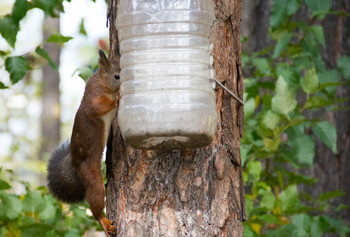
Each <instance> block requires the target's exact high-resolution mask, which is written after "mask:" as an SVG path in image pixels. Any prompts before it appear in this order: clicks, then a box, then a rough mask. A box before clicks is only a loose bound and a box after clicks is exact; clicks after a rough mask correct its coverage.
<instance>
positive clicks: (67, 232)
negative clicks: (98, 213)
mask: <svg viewBox="0 0 350 237" xmlns="http://www.w3.org/2000/svg"><path fill="white" fill-rule="evenodd" d="M5 176H11V171H9V170H2V168H1V167H0V236H7V237H15V236H22V237H30V236H33V237H37V236H46V237H49V236H50V237H51V236H52V237H56V236H65V237H68V236H69V237H74V236H77V237H78V236H83V234H84V233H85V232H86V230H87V229H91V228H100V227H99V226H97V223H96V221H95V220H94V218H93V217H92V216H89V217H88V216H87V215H86V209H87V208H86V206H78V205H70V206H68V205H64V204H62V203H60V202H58V201H57V200H56V199H55V198H54V197H53V196H51V195H50V194H48V193H47V189H46V187H39V188H37V189H36V190H33V189H31V188H30V186H29V184H28V183H22V184H23V185H24V186H25V193H24V194H23V195H15V194H12V192H9V191H11V189H12V187H11V185H10V183H9V182H8V180H6V179H5Z"/></svg>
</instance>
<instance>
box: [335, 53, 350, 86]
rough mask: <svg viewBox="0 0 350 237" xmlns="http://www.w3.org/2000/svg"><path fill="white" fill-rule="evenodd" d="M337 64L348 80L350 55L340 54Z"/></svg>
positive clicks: (349, 79) (349, 77)
mask: <svg viewBox="0 0 350 237" xmlns="http://www.w3.org/2000/svg"><path fill="white" fill-rule="evenodd" d="M337 65H338V68H339V70H340V71H341V72H342V74H343V76H344V77H345V79H346V80H348V81H350V66H349V65H350V57H348V56H342V57H340V58H339V59H338V61H337Z"/></svg>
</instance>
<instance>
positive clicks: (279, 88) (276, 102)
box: [271, 76, 297, 118]
mask: <svg viewBox="0 0 350 237" xmlns="http://www.w3.org/2000/svg"><path fill="white" fill-rule="evenodd" d="M271 103H272V110H273V111H275V112H277V113H279V114H282V115H285V116H286V117H287V118H288V113H289V112H291V111H293V110H294V109H295V107H296V106H297V101H296V100H295V98H294V93H293V92H292V91H291V90H290V89H289V87H288V84H287V83H286V81H285V80H284V78H283V77H282V76H279V77H278V80H277V82H276V88H275V96H274V97H273V98H272V101H271Z"/></svg>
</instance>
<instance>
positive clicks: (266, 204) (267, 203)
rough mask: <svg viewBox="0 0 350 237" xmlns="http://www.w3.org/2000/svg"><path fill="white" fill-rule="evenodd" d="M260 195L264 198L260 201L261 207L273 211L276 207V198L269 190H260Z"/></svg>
mask: <svg viewBox="0 0 350 237" xmlns="http://www.w3.org/2000/svg"><path fill="white" fill-rule="evenodd" d="M259 194H260V195H261V196H262V197H261V201H260V207H263V208H266V209H268V210H272V209H273V208H274V207H275V202H276V197H275V195H273V193H272V192H271V191H269V190H259Z"/></svg>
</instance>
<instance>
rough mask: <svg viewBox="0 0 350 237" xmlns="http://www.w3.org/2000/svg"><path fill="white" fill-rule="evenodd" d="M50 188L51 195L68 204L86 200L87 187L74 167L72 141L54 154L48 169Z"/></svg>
mask: <svg viewBox="0 0 350 237" xmlns="http://www.w3.org/2000/svg"><path fill="white" fill-rule="evenodd" d="M47 180H48V187H49V190H50V191H51V193H52V194H53V195H54V196H55V197H56V198H57V199H59V200H61V201H63V202H66V203H77V202H81V201H83V200H84V199H85V187H84V184H83V182H82V181H81V178H80V176H79V174H78V172H77V171H76V169H75V168H74V167H73V165H72V158H71V153H70V140H67V141H65V142H64V143H62V144H61V145H59V146H58V147H57V148H56V150H55V151H54V153H53V154H52V156H51V158H50V160H49V165H48V167H47Z"/></svg>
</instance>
